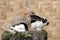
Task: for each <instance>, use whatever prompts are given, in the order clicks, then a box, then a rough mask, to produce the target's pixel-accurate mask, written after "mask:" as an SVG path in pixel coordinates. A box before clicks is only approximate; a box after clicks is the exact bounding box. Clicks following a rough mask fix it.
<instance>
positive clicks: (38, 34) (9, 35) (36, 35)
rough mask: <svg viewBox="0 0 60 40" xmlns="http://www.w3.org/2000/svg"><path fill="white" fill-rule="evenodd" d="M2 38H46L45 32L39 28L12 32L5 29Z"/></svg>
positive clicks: (27, 39) (38, 39)
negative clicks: (38, 29)
mask: <svg viewBox="0 0 60 40" xmlns="http://www.w3.org/2000/svg"><path fill="white" fill-rule="evenodd" d="M2 40H47V32H46V31H44V30H41V31H28V32H24V33H16V34H12V33H10V32H7V31H5V32H3V34H2Z"/></svg>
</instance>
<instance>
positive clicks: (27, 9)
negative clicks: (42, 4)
mask: <svg viewBox="0 0 60 40" xmlns="http://www.w3.org/2000/svg"><path fill="white" fill-rule="evenodd" d="M24 6H25V9H26V11H28V12H29V11H30V4H29V2H28V1H27V0H24Z"/></svg>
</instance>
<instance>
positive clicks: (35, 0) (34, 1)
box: [0, 0, 60, 40]
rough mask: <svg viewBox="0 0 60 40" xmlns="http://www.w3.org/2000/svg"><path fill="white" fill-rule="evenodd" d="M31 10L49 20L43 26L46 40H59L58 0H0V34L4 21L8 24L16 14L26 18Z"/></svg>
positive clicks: (59, 14)
mask: <svg viewBox="0 0 60 40" xmlns="http://www.w3.org/2000/svg"><path fill="white" fill-rule="evenodd" d="M31 11H34V12H35V13H36V15H39V16H43V17H46V18H47V19H48V20H49V22H50V25H49V26H47V27H45V28H44V29H45V30H46V31H47V32H48V40H59V39H60V27H59V26H60V0H27V2H26V0H0V34H1V33H2V32H3V30H2V29H1V28H2V25H3V24H4V23H7V26H9V25H10V24H12V20H13V19H14V18H15V17H17V16H21V17H23V19H26V16H28V15H30V12H31ZM0 36H1V35H0Z"/></svg>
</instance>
